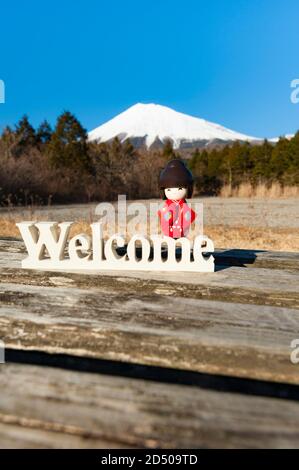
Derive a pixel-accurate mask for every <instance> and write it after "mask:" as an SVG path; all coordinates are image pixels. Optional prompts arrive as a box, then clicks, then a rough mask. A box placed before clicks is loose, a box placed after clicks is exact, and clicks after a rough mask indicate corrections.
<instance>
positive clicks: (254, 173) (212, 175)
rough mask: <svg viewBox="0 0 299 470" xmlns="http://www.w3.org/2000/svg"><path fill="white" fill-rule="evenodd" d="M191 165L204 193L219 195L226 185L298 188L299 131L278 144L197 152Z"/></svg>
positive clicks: (243, 145) (249, 145)
mask: <svg viewBox="0 0 299 470" xmlns="http://www.w3.org/2000/svg"><path fill="white" fill-rule="evenodd" d="M189 165H190V169H191V170H192V172H193V175H194V176H195V180H196V185H197V189H198V192H199V193H201V194H208V195H216V194H218V193H219V191H220V190H221V188H222V187H223V186H224V185H229V186H230V187H232V188H237V187H238V186H239V185H240V184H241V183H250V184H251V185H252V186H253V187H255V186H257V185H259V184H266V185H267V186H270V185H271V184H272V183H274V182H275V183H279V184H280V185H281V186H282V187H283V186H298V185H299V132H297V134H295V136H294V137H293V138H292V139H286V138H284V137H281V138H280V139H279V141H278V142H277V143H276V144H273V143H270V142H268V141H267V140H265V141H264V142H263V143H262V144H258V145H252V144H249V143H247V142H246V143H240V142H235V143H234V144H232V145H226V146H225V147H223V148H218V149H213V150H211V151H207V150H203V151H199V150H196V151H195V152H194V153H193V155H192V158H191V160H190V162H189Z"/></svg>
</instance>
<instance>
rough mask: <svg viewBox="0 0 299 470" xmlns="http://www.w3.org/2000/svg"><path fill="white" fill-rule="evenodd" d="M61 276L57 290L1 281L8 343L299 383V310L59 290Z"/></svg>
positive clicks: (1, 327) (1, 322)
mask: <svg viewBox="0 0 299 470" xmlns="http://www.w3.org/2000/svg"><path fill="white" fill-rule="evenodd" d="M49 279H51V278H49ZM60 279H61V278H59V277H56V276H55V277H54V278H53V279H52V280H53V283H54V286H55V287H45V286H25V285H18V284H7V283H2V284H1V286H0V331H1V337H2V340H3V341H4V342H5V343H6V346H7V347H10V348H13V349H31V350H37V351H45V352H50V353H65V354H69V355H76V356H83V357H95V358H101V359H109V360H118V361H124V362H130V363H138V364H145V365H157V366H161V367H171V368H178V369H185V370H192V371H200V372H208V373H214V374H223V375H232V376H237V377H250V378H258V379H262V380H272V381H276V382H286V383H295V384H298V383H299V375H298V370H297V368H296V366H295V365H293V364H292V363H291V361H290V353H291V349H290V343H291V341H292V340H293V339H294V338H296V335H297V332H298V331H299V311H298V310H295V309H288V308H281V307H269V306H255V305H246V304H239V303H231V302H218V301H211V300H198V299H188V298H182V297H172V295H171V294H170V293H169V292H168V293H167V292H166V289H164V291H163V292H161V291H159V292H156V293H154V294H151V295H149V294H148V293H146V292H145V293H144V292H142V291H138V292H136V291H135V290H132V291H129V292H128V291H125V292H122V291H121V289H120V288H119V289H118V290H116V289H115V290H114V291H111V290H106V289H105V288H102V289H100V288H98V289H78V288H73V287H69V282H67V283H66V284H67V287H64V286H63V287H62V286H61V285H60V286H59V281H60ZM61 282H63V280H62V281H61ZM64 282H66V281H64Z"/></svg>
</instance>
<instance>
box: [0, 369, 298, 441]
mask: <svg viewBox="0 0 299 470" xmlns="http://www.w3.org/2000/svg"><path fill="white" fill-rule="evenodd" d="M0 387H1V391H2V393H1V396H0V423H1V424H0V446H1V447H10V446H12V447H14V446H15V445H16V443H17V444H18V446H21V447H31V446H34V447H36V446H40V447H64V446H66V445H67V446H68V447H96V446H98V447H102V446H104V447H106V448H107V447H115V446H118V447H146V448H155V447H162V448H183V447H189V448H216V447H223V448H236V447H242V448H265V447H275V448H284V447H296V448H298V443H299V431H298V422H299V404H298V403H296V402H291V401H285V400H278V399H269V398H267V399H266V398H260V397H250V396H246V397H245V396H242V395H239V394H231V393H223V392H222V393H219V392H216V391H207V390H202V389H200V388H198V387H191V386H183V385H169V384H162V383H155V382H151V381H143V380H136V379H127V378H120V377H109V376H105V375H98V374H88V373H80V374H78V373H75V372H71V371H66V370H60V369H53V368H44V367H38V366H28V365H27V366H24V365H22V366H20V365H16V364H7V365H5V366H1V367H0ZM2 439H3V440H2Z"/></svg>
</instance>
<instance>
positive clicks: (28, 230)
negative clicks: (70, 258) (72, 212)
mask: <svg viewBox="0 0 299 470" xmlns="http://www.w3.org/2000/svg"><path fill="white" fill-rule="evenodd" d="M16 225H17V227H18V228H19V230H20V232H21V235H22V237H23V240H24V242H25V245H26V248H27V251H28V255H29V258H30V259H31V260H32V261H38V260H42V259H44V257H45V250H47V252H48V255H49V257H50V258H51V260H53V261H60V260H62V259H63V258H64V250H65V247H66V242H67V239H68V235H69V231H70V228H71V225H72V222H62V223H61V224H58V223H57V222H19V223H18V224H16Z"/></svg>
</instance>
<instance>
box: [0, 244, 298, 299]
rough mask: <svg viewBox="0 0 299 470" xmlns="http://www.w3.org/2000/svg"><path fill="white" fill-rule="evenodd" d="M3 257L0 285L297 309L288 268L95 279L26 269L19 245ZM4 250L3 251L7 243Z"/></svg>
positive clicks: (104, 275) (111, 274)
mask: <svg viewBox="0 0 299 470" xmlns="http://www.w3.org/2000/svg"><path fill="white" fill-rule="evenodd" d="M6 243H7V245H6V248H5V251H2V252H1V256H0V281H3V282H10V283H11V282H13V283H22V284H24V285H53V282H52V281H51V280H50V278H51V279H53V278H57V282H58V283H59V278H61V277H63V278H64V280H62V281H61V282H62V283H64V284H67V283H69V284H71V285H72V286H78V287H81V288H98V287H101V288H103V287H105V288H107V289H110V290H115V289H117V290H118V291H119V290H121V291H127V290H130V291H135V293H137V292H138V291H142V292H144V293H149V294H150V293H155V292H156V291H157V289H158V290H161V291H163V290H164V291H165V292H171V295H173V296H180V297H182V296H183V297H186V298H205V299H211V300H219V301H224V302H225V301H227V300H228V299H229V300H230V301H231V302H240V303H246V304H247V303H249V304H257V305H258V304H259V305H275V306H284V307H291V308H299V289H298V285H299V272H296V271H295V270H292V271H289V270H287V269H282V270H278V269H275V270H273V269H265V268H258V269H255V268H251V269H246V268H244V267H243V268H242V267H227V266H226V267H225V266H223V267H222V269H221V268H219V269H220V270H219V271H218V272H215V273H182V272H181V273H167V274H166V273H155V272H128V273H119V272H115V271H114V272H113V271H111V272H110V271H109V272H105V273H101V272H99V273H96V274H88V275H87V274H85V275H84V274H83V273H80V274H76V273H63V274H61V273H57V276H56V275H54V274H53V273H50V272H44V271H40V272H36V271H34V270H32V271H31V270H22V269H21V268H20V264H21V260H22V259H23V257H24V247H23V245H22V244H20V243H19V242H14V243H15V245H14V244H13V245H11V242H9V241H7V242H6ZM2 249H3V250H4V247H3V243H2Z"/></svg>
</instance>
